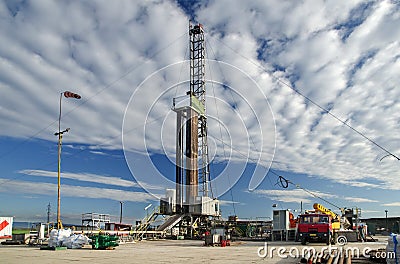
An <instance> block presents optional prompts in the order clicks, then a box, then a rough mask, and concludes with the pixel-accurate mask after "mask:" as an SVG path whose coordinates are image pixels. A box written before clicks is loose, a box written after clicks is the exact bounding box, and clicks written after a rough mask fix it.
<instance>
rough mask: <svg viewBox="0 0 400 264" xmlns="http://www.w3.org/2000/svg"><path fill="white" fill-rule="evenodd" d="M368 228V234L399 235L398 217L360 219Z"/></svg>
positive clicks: (399, 224) (399, 219) (399, 223)
mask: <svg viewBox="0 0 400 264" xmlns="http://www.w3.org/2000/svg"><path fill="white" fill-rule="evenodd" d="M361 221H362V222H364V223H366V225H367V227H368V233H369V234H371V235H375V234H388V233H396V234H399V233H400V217H388V218H386V217H374V218H365V219H361Z"/></svg>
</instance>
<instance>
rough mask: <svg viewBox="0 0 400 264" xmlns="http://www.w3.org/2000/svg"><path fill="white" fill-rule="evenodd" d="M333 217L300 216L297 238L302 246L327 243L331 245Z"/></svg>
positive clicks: (318, 215)
mask: <svg viewBox="0 0 400 264" xmlns="http://www.w3.org/2000/svg"><path fill="white" fill-rule="evenodd" d="M332 234H333V229H332V217H331V216H330V215H328V214H319V213H312V214H303V215H300V216H299V222H298V225H297V236H298V239H299V240H300V241H301V244H303V245H305V244H306V243H307V242H325V243H326V244H327V245H329V244H330V242H331V239H332Z"/></svg>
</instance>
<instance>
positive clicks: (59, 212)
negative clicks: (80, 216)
mask: <svg viewBox="0 0 400 264" xmlns="http://www.w3.org/2000/svg"><path fill="white" fill-rule="evenodd" d="M63 95H64V96H65V97H66V98H75V99H81V96H80V95H79V94H76V93H71V92H69V91H65V92H62V93H61V94H60V112H59V115H58V132H56V133H54V135H55V136H58V170H57V229H62V228H63V226H62V222H61V209H60V204H61V202H60V200H61V199H60V189H61V188H60V187H61V177H60V171H61V144H62V136H63V134H64V133H67V132H68V131H69V130H70V128H67V129H65V130H63V131H61V100H62V96H63Z"/></svg>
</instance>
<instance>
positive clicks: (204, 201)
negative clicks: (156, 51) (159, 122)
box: [160, 24, 220, 225]
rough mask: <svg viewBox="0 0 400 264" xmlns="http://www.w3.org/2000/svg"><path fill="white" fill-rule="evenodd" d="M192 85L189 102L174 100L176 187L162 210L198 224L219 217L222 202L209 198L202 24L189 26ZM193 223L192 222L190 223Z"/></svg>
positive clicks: (168, 195) (167, 197)
mask: <svg viewBox="0 0 400 264" xmlns="http://www.w3.org/2000/svg"><path fill="white" fill-rule="evenodd" d="M189 38H190V44H189V46H190V87H189V91H188V92H187V93H186V99H187V100H186V101H185V102H186V103H183V104H181V103H177V100H176V99H177V98H174V100H173V110H174V111H175V112H176V114H177V122H176V124H177V128H176V129H177V130H176V173H175V178H176V189H175V190H167V194H166V197H165V198H162V199H161V201H160V213H161V214H169V215H176V216H177V218H176V219H182V221H183V220H184V219H185V218H186V219H190V221H189V222H191V223H192V224H193V223H194V222H196V223H199V222H201V221H202V220H206V219H207V218H208V217H215V216H220V210H219V201H218V200H217V199H214V198H213V197H210V193H212V192H211V186H210V173H209V159H208V143H207V116H206V87H205V41H204V29H203V26H202V25H201V24H196V25H194V26H193V25H191V24H190V25H189ZM187 102H188V103H187ZM189 225H190V223H189Z"/></svg>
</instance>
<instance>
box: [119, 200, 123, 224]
mask: <svg viewBox="0 0 400 264" xmlns="http://www.w3.org/2000/svg"><path fill="white" fill-rule="evenodd" d="M119 203H120V205H121V208H120V211H119V223H120V224H121V223H122V204H123V202H122V201H120V202H119Z"/></svg>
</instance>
